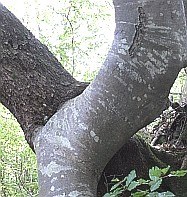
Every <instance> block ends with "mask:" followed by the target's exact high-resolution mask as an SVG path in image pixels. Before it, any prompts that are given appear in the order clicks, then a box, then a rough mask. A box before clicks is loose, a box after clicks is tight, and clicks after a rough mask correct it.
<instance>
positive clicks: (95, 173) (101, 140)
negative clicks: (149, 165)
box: [0, 0, 186, 197]
mask: <svg viewBox="0 0 187 197" xmlns="http://www.w3.org/2000/svg"><path fill="white" fill-rule="evenodd" d="M114 7H115V13H116V30H115V38H114V42H113V45H112V47H111V50H110V51H109V53H108V56H107V58H106V61H105V63H104V65H103V66H102V68H101V70H100V71H99V73H98V75H97V77H96V78H95V80H94V81H93V82H92V83H91V84H90V85H89V86H88V87H87V88H86V89H85V87H86V85H87V84H82V83H80V82H77V81H76V80H75V79H73V78H72V77H71V76H70V75H69V74H68V73H67V72H66V71H65V70H64V69H62V68H61V66H60V65H59V63H58V61H57V60H56V59H55V58H54V57H53V56H52V54H51V53H50V52H49V51H48V50H47V48H46V47H44V46H43V45H41V43H40V42H39V41H38V40H36V39H35V38H34V37H33V36H32V34H31V33H30V32H29V31H28V30H26V29H25V28H24V27H23V26H22V25H21V24H20V22H19V21H18V20H16V19H15V18H14V16H13V15H12V14H10V13H9V12H8V11H7V10H6V9H5V8H4V7H3V6H2V5H1V6H0V17H1V19H2V20H0V35H1V37H0V39H1V40H0V51H1V54H0V71H1V73H0V91H1V92H0V101H1V102H2V103H3V104H4V105H5V106H7V107H8V108H9V109H10V110H11V112H12V113H13V114H14V115H15V116H16V117H17V119H18V121H19V122H20V124H21V125H22V127H23V128H24V130H26V131H28V130H29V128H34V127H35V125H42V124H44V123H45V120H48V119H49V117H50V116H51V115H52V114H53V113H54V112H55V111H56V109H57V107H58V106H59V104H60V103H64V104H63V105H62V107H61V108H60V110H58V111H57V112H56V113H55V114H54V115H53V116H52V117H51V118H50V119H49V120H48V122H47V123H46V124H45V126H44V127H40V128H39V129H38V130H37V131H38V132H37V133H36V134H35V136H34V138H32V139H33V143H34V145H35V151H36V155H37V160H38V171H39V185H40V196H41V197H43V196H47V197H52V196H53V197H65V196H68V197H74V196H77V197H78V196H79V197H83V196H85V197H93V196H96V195H97V184H98V182H99V179H100V176H101V174H102V171H103V169H104V167H105V165H106V164H107V163H108V161H109V160H110V159H111V158H112V156H113V155H114V154H115V153H116V152H117V151H118V150H119V149H120V148H121V147H122V146H123V144H124V143H126V142H127V141H128V140H129V138H130V137H131V136H132V135H133V134H134V133H136V132H137V131H138V130H139V129H140V128H142V127H144V126H145V125H146V124H148V123H149V122H151V121H152V120H153V119H154V118H155V117H157V116H158V115H159V114H160V113H161V112H162V110H163V109H164V108H165V107H166V105H167V102H168V99H167V97H168V93H169V90H170V88H171V86H172V84H173V82H174V80H175V78H176V77H177V75H178V73H179V71H180V69H181V68H182V67H184V66H185V64H186V18H185V13H184V6H183V1H182V0H172V1H166V0H157V1H151V0H147V1H144V0H134V1H132V0H114ZM84 89H85V91H84V92H83V93H82V94H81V95H79V94H80V93H81V92H82V91H83V90H84ZM9 95H10V96H9ZM76 95H79V96H78V97H75V96H76ZM73 97H75V98H74V99H71V100H68V99H70V98H73ZM66 100H68V101H66ZM65 101H66V102H65ZM51 106H55V108H54V107H51ZM53 109H55V110H53ZM46 114H47V115H46ZM33 125H34V126H33ZM28 133H29V132H26V137H27V139H30V137H28V136H27V135H28Z"/></svg>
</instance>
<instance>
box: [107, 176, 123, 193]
mask: <svg viewBox="0 0 187 197" xmlns="http://www.w3.org/2000/svg"><path fill="white" fill-rule="evenodd" d="M126 179H127V177H125V178H124V179H123V180H122V181H119V182H118V183H116V184H115V185H113V186H112V188H111V189H110V191H113V190H115V189H116V188H117V187H119V186H120V185H122V184H123V183H124V182H125V181H126ZM120 187H121V186H120Z"/></svg>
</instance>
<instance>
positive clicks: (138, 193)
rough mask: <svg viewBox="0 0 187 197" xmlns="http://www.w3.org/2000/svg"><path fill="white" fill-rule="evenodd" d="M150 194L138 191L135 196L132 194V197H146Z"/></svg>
mask: <svg viewBox="0 0 187 197" xmlns="http://www.w3.org/2000/svg"><path fill="white" fill-rule="evenodd" d="M148 193H149V192H148V191H147V190H146V191H138V192H136V193H134V194H132V197H145V196H146V194H148Z"/></svg>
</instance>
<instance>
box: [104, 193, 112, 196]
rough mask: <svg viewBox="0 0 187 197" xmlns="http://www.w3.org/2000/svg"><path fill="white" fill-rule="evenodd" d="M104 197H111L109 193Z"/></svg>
mask: <svg viewBox="0 0 187 197" xmlns="http://www.w3.org/2000/svg"><path fill="white" fill-rule="evenodd" d="M103 197H111V196H110V194H109V193H106V194H105V195H104V196H103Z"/></svg>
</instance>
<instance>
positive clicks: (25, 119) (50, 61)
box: [0, 4, 87, 146]
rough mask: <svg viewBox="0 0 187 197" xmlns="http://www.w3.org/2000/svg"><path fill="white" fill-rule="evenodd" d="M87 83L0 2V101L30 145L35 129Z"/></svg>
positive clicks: (77, 93)
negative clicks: (79, 80) (10, 113)
mask: <svg viewBox="0 0 187 197" xmlns="http://www.w3.org/2000/svg"><path fill="white" fill-rule="evenodd" d="M86 86H87V84H86V83H80V82H77V81H76V80H75V79H74V78H73V77H72V76H71V75H70V74H69V73H68V72H67V71H66V70H65V69H64V68H63V67H62V65H60V63H59V62H58V61H57V59H56V58H55V57H54V56H53V55H52V54H51V53H50V52H49V50H48V49H47V47H46V46H44V45H42V44H41V43H40V42H39V41H38V40H37V39H36V38H35V37H34V36H33V34H32V33H31V32H30V31H29V30H27V29H26V28H25V27H24V26H23V25H22V24H21V22H20V21H19V20H18V19H16V17H15V16H14V15H13V14H11V13H10V12H9V11H8V10H7V9H6V8H5V7H3V6H2V5H1V4H0V102H2V103H3V105H5V106H6V107H7V108H8V109H9V110H10V111H11V112H12V113H13V114H14V116H15V117H16V118H17V120H18V122H19V123H20V125H21V127H22V129H23V131H24V133H25V136H26V139H27V141H28V142H29V144H30V145H31V146H32V140H31V138H32V134H33V131H34V130H35V129H36V128H37V127H38V126H41V125H44V124H45V123H46V122H47V120H48V119H49V118H50V117H51V116H52V115H53V114H54V113H55V112H56V111H57V108H58V107H59V105H60V104H63V103H64V102H65V101H67V100H69V99H71V98H74V97H75V96H77V95H79V94H80V93H81V92H82V91H83V90H84V89H85V88H86Z"/></svg>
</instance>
